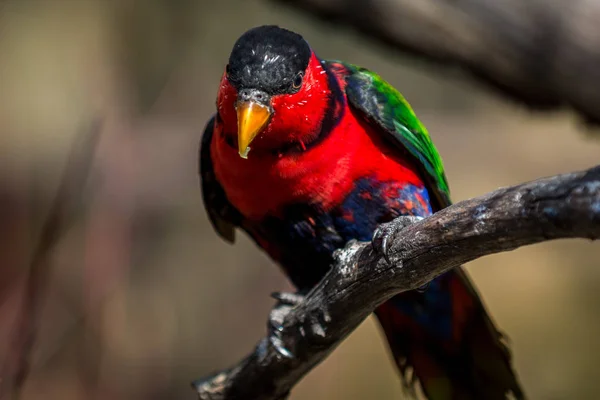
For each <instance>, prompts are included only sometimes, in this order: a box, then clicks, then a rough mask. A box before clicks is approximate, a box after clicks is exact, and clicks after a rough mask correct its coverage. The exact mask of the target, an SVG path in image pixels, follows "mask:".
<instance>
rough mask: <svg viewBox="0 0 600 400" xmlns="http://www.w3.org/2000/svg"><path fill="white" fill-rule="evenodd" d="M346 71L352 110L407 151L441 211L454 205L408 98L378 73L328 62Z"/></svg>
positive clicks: (439, 162) (433, 150)
mask: <svg viewBox="0 0 600 400" xmlns="http://www.w3.org/2000/svg"><path fill="white" fill-rule="evenodd" d="M327 65H328V66H329V67H330V68H332V69H337V70H340V69H342V70H345V72H346V96H347V97H348V102H349V103H350V105H351V106H352V107H354V108H355V109H357V110H359V111H360V112H362V113H363V115H364V116H365V117H366V118H367V119H368V120H370V121H373V122H375V123H377V124H378V125H379V126H380V127H382V128H383V131H384V132H385V133H386V134H387V137H388V139H391V140H392V141H393V142H394V143H395V144H397V145H400V146H401V147H402V148H404V149H405V150H406V151H408V153H409V154H410V156H412V157H413V158H414V160H415V161H416V164H417V166H418V167H419V168H420V169H421V170H422V171H423V173H424V175H425V176H424V177H425V179H426V181H427V183H428V184H429V187H430V190H432V191H433V192H434V193H433V194H434V195H435V198H436V199H437V201H438V203H439V204H438V205H439V207H440V208H444V207H446V206H448V205H450V204H451V200H450V189H449V187H448V181H447V179H446V174H445V172H444V165H443V163H442V158H441V157H440V155H439V153H438V151H437V149H436V148H435V145H434V144H433V142H432V141H431V137H430V136H429V133H428V132H427V129H426V128H425V126H424V125H423V124H422V123H421V121H419V119H418V118H417V116H416V115H415V113H414V111H413V109H412V107H411V106H410V104H408V102H407V101H406V99H405V98H404V97H403V96H402V94H400V92H398V91H397V90H396V89H395V88H394V87H393V86H392V85H390V84H389V83H387V82H386V81H384V80H383V79H382V78H381V77H380V76H379V75H377V74H376V73H374V72H372V71H369V70H367V69H365V68H361V67H358V66H355V65H352V64H348V63H344V62H341V61H328V62H327Z"/></svg>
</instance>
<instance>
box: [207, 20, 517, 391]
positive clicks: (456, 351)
mask: <svg viewBox="0 0 600 400" xmlns="http://www.w3.org/2000/svg"><path fill="white" fill-rule="evenodd" d="M216 106H217V112H216V114H215V115H214V116H213V117H212V118H211V120H210V121H209V122H208V124H207V126H206V129H205V131H204V134H203V136H202V140H201V146H200V162H199V164H200V177H201V186H202V193H203V198H204V204H205V207H206V210H207V212H208V215H209V217H210V220H211V222H212V225H213V227H214V228H215V230H216V231H217V233H218V234H219V235H220V236H221V237H223V238H224V239H225V240H227V241H229V242H233V241H234V231H235V229H236V228H240V229H242V230H243V231H245V232H246V233H247V234H248V235H249V236H250V237H251V238H252V239H253V240H254V241H255V242H256V244H257V245H258V246H259V247H260V248H262V249H263V250H264V251H266V252H267V254H268V255H269V256H270V257H271V258H272V259H273V260H274V261H275V262H277V263H278V264H279V265H280V266H281V267H282V268H283V270H284V271H285V273H286V274H287V276H288V277H289V278H290V280H291V281H292V282H293V284H294V285H295V286H296V287H297V288H298V290H299V291H300V292H306V291H307V290H309V289H310V288H311V287H312V286H313V285H315V284H316V283H317V282H318V281H319V280H320V279H321V278H322V277H323V276H324V274H325V273H326V272H327V270H328V269H329V268H330V266H331V265H332V264H333V255H332V253H333V252H334V251H335V250H336V249H340V248H343V247H344V245H345V244H346V243H347V242H348V241H350V240H352V239H356V240H359V241H369V240H372V238H373V234H374V232H375V231H376V229H377V228H378V226H379V225H380V224H382V223H385V222H389V221H391V220H392V219H394V218H396V217H399V216H416V217H427V216H429V215H431V214H432V213H434V212H436V211H438V210H440V209H442V208H444V207H447V206H448V205H450V204H451V201H450V195H449V189H448V183H447V180H446V176H445V173H444V167H443V165H442V160H441V158H440V156H439V154H438V152H437V150H436V148H435V146H434V145H433V143H432V141H431V138H430V136H429V134H428V132H427V130H426V128H425V127H424V126H423V124H422V123H421V122H420V121H419V120H418V119H417V117H416V116H415V113H414V111H413V110H412V108H411V106H410V105H409V104H408V102H407V101H406V100H405V99H404V97H403V96H402V95H401V94H400V93H399V92H398V91H397V90H396V89H395V88H394V87H392V86H391V85H390V84H389V83H387V82H386V81H384V80H383V79H382V78H381V77H380V76H378V75H377V74H375V73H374V72H372V71H369V70H367V69H365V68H361V67H358V66H355V65H352V64H349V63H345V62H341V61H327V60H323V59H321V58H319V57H318V56H317V55H316V54H315V52H314V51H313V50H312V49H311V47H310V46H309V44H308V43H307V42H306V41H305V40H304V39H303V38H302V36H300V35H298V34H296V33H294V32H291V31H289V30H286V29H282V28H279V27H277V26H260V27H257V28H253V29H250V30H249V31H247V32H245V33H244V34H243V35H242V36H241V37H240V38H239V39H238V40H237V41H236V42H235V44H234V46H233V50H232V51H231V55H230V57H229V62H228V64H227V67H226V68H225V72H224V73H223V75H222V77H221V81H220V85H219V90H218V95H217V101H216ZM383 250H384V251H385V249H383ZM375 315H376V316H377V319H378V320H379V322H380V325H381V327H382V328H383V331H384V332H385V336H386V338H387V341H388V343H389V347H390V349H391V351H392V353H393V358H394V360H395V361H396V363H397V366H398V367H399V370H400V372H401V376H402V378H403V382H404V383H405V384H406V385H408V387H412V386H411V385H413V384H414V383H415V381H418V382H419V383H420V386H421V388H422V390H423V392H424V393H425V395H426V396H427V397H428V398H429V399H431V400H446V399H463V400H464V399H474V400H495V399H505V398H509V397H510V396H511V395H512V396H514V397H515V398H517V399H521V398H524V395H523V392H522V390H521V388H520V385H519V383H518V379H517V377H516V375H515V372H514V371H513V368H512V367H511V355H510V352H509V350H508V348H507V346H506V345H505V343H504V341H503V337H502V335H501V334H500V332H499V331H498V330H497V328H496V327H495V325H494V323H493V322H492V320H491V318H490V317H489V316H488V314H487V312H486V310H485V308H484V305H483V304H482V301H481V300H480V299H479V296H478V294H477V292H476V290H475V288H474V287H473V284H472V283H471V282H470V281H469V279H468V277H467V274H466V272H465V271H464V270H463V269H461V268H456V269H453V270H451V271H449V272H447V273H445V274H443V275H441V276H439V277H438V278H436V279H435V280H433V281H432V282H431V283H430V284H429V285H428V286H427V287H426V288H424V289H423V290H413V291H409V292H404V293H401V294H399V295H396V296H395V297H393V298H392V299H390V300H389V301H387V302H386V303H384V304H383V305H381V306H380V307H378V308H377V309H376V310H375ZM411 371H412V372H411ZM413 372H414V373H413ZM414 377H416V379H413V378H414Z"/></svg>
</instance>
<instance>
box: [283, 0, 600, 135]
mask: <svg viewBox="0 0 600 400" xmlns="http://www.w3.org/2000/svg"><path fill="white" fill-rule="evenodd" d="M272 1H277V2H280V3H286V4H290V5H292V6H294V7H297V8H300V9H303V10H305V11H307V12H308V13H310V14H312V15H316V16H319V17H322V18H325V19H326V20H328V21H335V22H341V23H344V24H346V25H349V26H351V27H353V28H356V29H357V30H359V31H360V32H361V33H362V34H364V35H366V36H367V37H371V38H373V39H375V40H377V41H379V42H382V43H385V44H387V45H390V46H391V47H393V48H394V49H400V50H403V51H408V52H410V53H411V54H415V55H418V56H423V57H425V58H426V59H428V60H430V61H434V62H437V63H439V64H443V65H446V66H448V65H457V66H459V67H461V68H463V69H465V70H467V71H469V72H470V73H472V74H473V75H474V76H476V77H477V78H479V79H482V80H483V81H485V82H487V83H488V84H491V85H492V86H493V87H494V88H495V89H498V90H499V91H500V92H502V93H503V94H505V95H508V96H509V97H511V98H513V99H515V100H518V101H519V102H521V103H524V104H527V105H529V106H530V107H532V108H535V109H542V110H557V109H559V108H562V107H571V108H572V109H574V110H575V111H576V112H577V113H579V114H580V115H581V116H583V117H584V118H585V119H586V120H588V121H590V122H593V123H595V124H597V123H599V122H600V85H598V82H600V68H597V67H596V66H597V65H599V64H600V27H599V25H598V23H597V21H599V20H600V3H598V2H593V1H586V2H578V3H577V4H575V3H570V2H551V3H549V2H547V1H539V0H504V1H497V0H461V1H447V0H446V1H440V0H387V1H381V0H379V1H377V0H365V1H357V0H293V1H291V0H272Z"/></svg>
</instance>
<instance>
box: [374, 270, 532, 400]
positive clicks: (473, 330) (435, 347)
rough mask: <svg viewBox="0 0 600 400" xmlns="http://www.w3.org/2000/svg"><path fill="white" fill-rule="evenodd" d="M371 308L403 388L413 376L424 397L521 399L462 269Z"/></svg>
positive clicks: (436, 399)
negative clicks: (386, 341) (400, 376)
mask: <svg viewBox="0 0 600 400" xmlns="http://www.w3.org/2000/svg"><path fill="white" fill-rule="evenodd" d="M375 313H376V315H377V317H378V319H379V322H380V324H381V326H382V327H383V330H384V332H385V334H386V337H387V340H388V342H389V345H390V348H391V350H392V353H393V355H394V359H395V361H396V363H397V365H398V367H399V369H400V372H401V374H402V378H403V381H404V383H405V384H406V386H407V387H408V388H409V389H411V390H412V389H414V385H413V384H414V383H415V381H418V382H419V383H420V385H421V388H422V390H423V392H424V394H425V395H426V397H427V398H428V399H429V400H459V399H460V400H482V399H485V400H505V399H507V398H510V397H509V394H510V395H512V398H515V399H525V395H524V394H523V391H522V390H521V387H520V385H519V382H518V378H517V376H516V374H515V372H514V371H513V369H512V367H511V356H510V352H509V350H508V348H507V346H506V345H505V343H504V342H503V338H502V335H501V334H500V333H499V332H498V331H497V329H496V328H495V326H494V324H493V323H492V321H491V319H490V317H489V316H488V315H487V313H486V310H485V308H484V306H483V304H482V302H481V300H480V299H479V296H478V295H477V292H476V291H475V288H474V287H473V285H472V284H471V282H470V281H469V279H468V277H467V276H466V273H465V272H464V271H462V269H459V268H456V269H454V270H451V271H449V272H448V273H446V274H444V275H442V276H440V277H438V278H437V279H435V280H434V281H432V282H431V283H430V285H429V286H428V287H427V289H425V290H424V291H422V292H420V291H411V292H405V293H401V294H399V295H398V296H395V297H394V298H392V299H390V300H389V301H388V302H386V303H384V304H383V305H381V306H380V307H379V308H378V309H377V310H376V312H375Z"/></svg>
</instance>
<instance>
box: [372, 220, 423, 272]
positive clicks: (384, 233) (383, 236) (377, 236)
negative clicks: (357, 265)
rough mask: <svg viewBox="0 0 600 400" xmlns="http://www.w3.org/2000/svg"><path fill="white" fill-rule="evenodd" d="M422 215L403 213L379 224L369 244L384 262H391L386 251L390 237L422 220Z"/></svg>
mask: <svg viewBox="0 0 600 400" xmlns="http://www.w3.org/2000/svg"><path fill="white" fill-rule="evenodd" d="M422 219H423V218H422V217H417V216H412V215H404V216H400V217H398V218H396V219H395V220H393V221H391V222H387V223H384V224H381V225H379V227H378V228H377V229H376V230H375V233H374V234H373V239H371V246H372V247H373V250H375V251H376V252H377V253H378V254H380V255H381V256H382V257H383V259H384V260H385V262H386V263H388V264H389V265H391V264H392V262H391V260H390V256H389V253H388V244H389V240H390V238H391V237H393V236H394V235H395V234H396V233H398V232H400V231H401V230H402V229H404V228H406V227H407V226H409V225H412V224H414V223H415V222H418V221H420V220H422Z"/></svg>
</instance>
